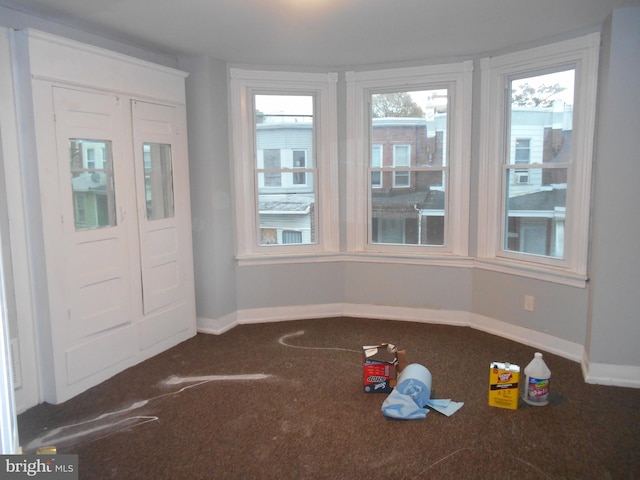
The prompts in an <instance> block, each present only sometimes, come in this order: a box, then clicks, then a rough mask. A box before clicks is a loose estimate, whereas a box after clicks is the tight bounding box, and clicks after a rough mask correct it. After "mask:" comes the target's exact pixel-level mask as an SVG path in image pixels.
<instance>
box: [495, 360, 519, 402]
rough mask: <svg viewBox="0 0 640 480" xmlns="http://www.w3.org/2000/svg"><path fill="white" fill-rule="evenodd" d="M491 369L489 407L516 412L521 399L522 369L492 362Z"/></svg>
mask: <svg viewBox="0 0 640 480" xmlns="http://www.w3.org/2000/svg"><path fill="white" fill-rule="evenodd" d="M489 368H490V371H489V372H490V373H489V405H491V406H492V407H500V408H510V409H511V410H516V409H517V408H518V399H519V397H520V396H519V394H518V392H519V388H518V386H519V382H520V367H519V366H518V365H514V364H512V363H501V362H492V363H491V365H490V366H489Z"/></svg>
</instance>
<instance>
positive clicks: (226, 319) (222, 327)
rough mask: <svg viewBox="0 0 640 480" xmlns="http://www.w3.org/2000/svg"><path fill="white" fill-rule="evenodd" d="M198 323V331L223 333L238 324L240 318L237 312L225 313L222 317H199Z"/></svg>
mask: <svg viewBox="0 0 640 480" xmlns="http://www.w3.org/2000/svg"><path fill="white" fill-rule="evenodd" d="M196 325H197V328H196V329H197V331H198V333H208V334H211V335H222V334H223V333H224V332H227V331H229V330H231V329H232V328H233V327H235V326H236V325H238V318H237V315H236V312H234V313H230V314H229V315H224V316H222V317H220V318H204V317H197V319H196Z"/></svg>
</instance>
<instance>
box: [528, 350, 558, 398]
mask: <svg viewBox="0 0 640 480" xmlns="http://www.w3.org/2000/svg"><path fill="white" fill-rule="evenodd" d="M524 374H525V377H526V383H525V385H524V391H523V392H522V399H523V400H524V401H525V402H527V403H528V404H529V405H534V406H536V407H541V406H543V405H546V404H547V403H549V382H550V379H551V370H549V367H547V364H546V363H544V360H543V359H542V353H540V352H536V353H535V355H534V356H533V360H531V362H529V365H527V366H526V367H525V368H524Z"/></svg>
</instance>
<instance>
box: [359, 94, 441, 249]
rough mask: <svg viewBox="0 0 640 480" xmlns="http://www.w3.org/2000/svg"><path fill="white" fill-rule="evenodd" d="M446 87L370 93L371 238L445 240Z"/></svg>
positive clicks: (417, 241)
mask: <svg viewBox="0 0 640 480" xmlns="http://www.w3.org/2000/svg"><path fill="white" fill-rule="evenodd" d="M447 103H448V92H447V90H446V89H438V90H416V91H405V92H395V93H380V94H373V95H372V96H371V125H372V128H371V165H370V179H371V184H370V189H369V196H370V202H369V205H370V242H371V243H375V244H392V245H430V246H442V245H444V242H445V238H444V237H445V235H444V232H445V211H446V196H445V190H446V184H445V179H446V169H447V155H446V151H447V145H446V139H447V134H446V132H447Z"/></svg>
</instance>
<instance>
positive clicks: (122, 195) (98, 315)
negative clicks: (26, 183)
mask: <svg viewBox="0 0 640 480" xmlns="http://www.w3.org/2000/svg"><path fill="white" fill-rule="evenodd" d="M53 101H54V112H55V129H56V142H57V145H56V148H57V159H58V175H59V185H60V206H61V209H62V211H61V215H62V218H61V222H62V231H63V239H64V240H63V245H64V250H63V251H62V252H60V254H61V255H62V256H63V261H64V265H63V269H64V270H63V271H64V276H63V281H64V283H65V287H66V288H65V292H66V297H67V302H68V315H67V319H66V328H65V329H64V333H65V337H66V340H67V342H68V345H73V344H78V343H80V342H82V341H83V340H85V339H88V338H90V339H91V340H92V343H94V346H97V345H98V344H99V343H100V342H99V341H98V342H96V340H97V339H99V338H100V336H101V335H102V334H104V333H105V332H110V331H113V329H115V328H117V327H121V326H123V325H127V324H130V323H131V322H132V304H131V292H132V288H131V274H130V258H129V242H130V227H129V222H128V221H127V211H128V203H129V202H130V200H129V198H130V193H129V191H128V189H127V172H126V170H127V165H126V155H125V152H124V139H123V134H122V131H121V129H122V122H121V120H120V119H121V118H122V105H121V101H120V99H119V98H118V96H116V95H112V94H102V93H95V92H86V91H80V90H73V89H69V88H60V87H54V88H53ZM100 367H101V365H95V368H100ZM89 368H91V367H89ZM82 370H84V368H83V369H82ZM69 371H70V372H76V371H77V369H75V368H73V367H71V368H70V370H69ZM79 373H80V371H78V374H79ZM73 380H77V379H76V378H73V375H72V378H69V381H71V382H73Z"/></svg>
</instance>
